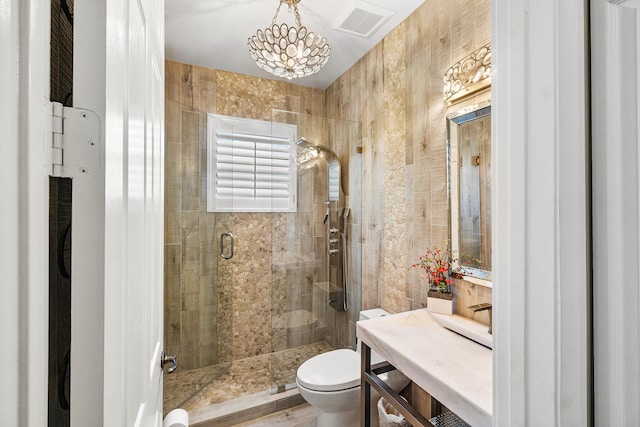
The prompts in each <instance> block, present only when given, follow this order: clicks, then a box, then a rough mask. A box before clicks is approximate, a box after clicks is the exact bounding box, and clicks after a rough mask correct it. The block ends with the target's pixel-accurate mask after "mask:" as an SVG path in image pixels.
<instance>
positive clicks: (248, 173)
mask: <svg viewBox="0 0 640 427" xmlns="http://www.w3.org/2000/svg"><path fill="white" fill-rule="evenodd" d="M295 138H296V127H295V126H294V125H288V124H282V123H272V122H265V121H261V120H251V119H242V118H237V117H228V116H221V115H212V114H209V115H208V117H207V150H208V152H207V165H208V175H207V184H208V188H207V211H209V212H295V210H296V203H295V195H296V184H297V182H296V176H297V175H296V160H295V156H296V146H295V144H294V141H295Z"/></svg>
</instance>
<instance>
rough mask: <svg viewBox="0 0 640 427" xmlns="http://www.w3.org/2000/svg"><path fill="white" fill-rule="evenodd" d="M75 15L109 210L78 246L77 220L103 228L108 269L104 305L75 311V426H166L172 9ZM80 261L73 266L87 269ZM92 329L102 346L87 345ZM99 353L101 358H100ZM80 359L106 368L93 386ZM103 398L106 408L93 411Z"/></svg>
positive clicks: (98, 8) (94, 7)
mask: <svg viewBox="0 0 640 427" xmlns="http://www.w3.org/2000/svg"><path fill="white" fill-rule="evenodd" d="M74 7H75V11H74V12H75V13H74V17H75V28H74V106H75V107H78V108H87V109H90V110H93V111H95V112H96V113H97V114H98V115H99V116H100V117H101V119H102V121H103V129H102V130H103V135H104V136H103V138H102V141H103V144H104V150H103V153H104V158H103V161H104V185H103V186H102V189H101V190H100V191H103V194H102V200H103V201H104V208H103V209H102V213H103V214H102V219H101V218H100V215H99V213H96V216H95V217H93V218H92V217H89V218H87V217H84V218H75V217H74V219H73V220H74V235H73V237H74V238H75V237H76V234H77V233H76V232H75V230H76V229H77V226H76V224H77V221H90V222H91V223H92V225H93V228H94V229H95V228H102V229H103V231H102V236H103V239H104V244H103V248H104V254H103V256H102V260H101V261H102V263H103V264H102V265H98V266H97V269H98V270H100V269H101V268H102V269H103V274H102V277H104V283H103V285H102V286H101V287H99V288H95V289H94V295H95V296H96V297H97V298H96V299H97V300H98V301H97V302H96V301H94V300H92V299H91V295H90V294H89V293H88V292H85V293H84V294H83V295H82V297H81V298H80V302H77V301H78V298H76V299H75V301H74V297H73V295H72V301H73V302H72V304H76V305H75V307H77V313H78V315H76V316H75V317H74V312H73V307H72V322H74V323H72V334H73V330H74V326H75V327H76V331H80V332H77V333H78V334H79V333H81V332H82V331H86V332H87V333H86V334H85V335H84V336H83V337H82V339H81V340H75V343H76V344H75V345H76V350H77V351H76V352H75V355H76V357H75V364H74V348H73V347H72V364H71V379H72V384H71V391H72V396H71V413H72V425H76V426H80V425H98V424H100V425H104V426H157V425H161V423H162V370H161V368H160V356H161V353H162V336H163V334H162V325H163V323H162V313H163V309H162V304H163V233H164V231H163V210H164V207H163V202H164V201H163V176H164V173H163V169H164V152H163V150H164V135H163V132H164V119H163V115H164V111H163V110H164V2H163V1H162V0H109V1H105V0H101V1H96V0H76V1H75V2H74ZM75 202H76V198H74V203H75ZM78 202H80V203H81V202H82V201H78ZM74 244H75V240H74ZM75 249H76V247H75V246H74V248H73V251H74V252H75ZM83 255H84V254H77V256H78V257H80V256H83ZM92 256H93V255H89V257H92ZM72 257H73V255H72ZM75 259H76V258H73V259H72V263H74V265H76V266H78V268H83V267H84V265H85V263H78V262H75V261H74V260H75ZM79 264H80V265H79ZM86 264H90V262H89V261H87V263H86ZM94 276H95V268H94ZM74 277H75V276H74ZM88 286H93V285H92V284H89V285H88ZM78 292H80V291H78ZM101 294H102V295H101ZM101 297H103V300H102V301H101ZM87 307H93V308H94V310H95V313H100V311H101V310H103V316H100V315H99V314H98V315H94V316H93V317H92V316H91V312H90V311H91V310H89V309H87ZM80 315H83V316H84V318H79V316H80ZM100 317H102V318H103V322H101V323H100V324H98V323H96V318H98V319H100ZM87 325H89V326H87ZM101 328H102V329H101ZM92 329H93V330H94V331H93V332H94V333H95V335H97V336H102V338H101V339H96V338H92V337H91V336H89V332H91V330H92ZM91 340H94V343H91ZM73 345H74V336H73V335H72V346H73ZM92 345H93V346H92ZM95 347H98V348H100V350H101V352H100V354H93V353H92V352H94V351H95ZM82 354H87V355H88V356H89V358H90V359H91V360H96V359H102V360H98V363H97V364H96V365H98V366H99V367H100V368H101V369H100V371H99V373H98V374H95V373H92V371H90V370H89V369H87V371H86V372H84V374H85V375H86V376H89V375H94V378H93V379H92V380H91V382H92V383H93V384H90V383H89V381H84V382H83V378H86V376H85V377H83V378H78V377H80V374H76V373H78V372H81V370H82V369H83V368H85V367H84V366H83V362H82V360H81V359H82V358H81V356H79V355H82ZM92 368H93V369H94V370H97V366H95V365H94V366H92ZM74 378H75V379H74ZM74 381H75V382H74ZM74 385H75V387H74ZM98 390H99V391H101V392H102V396H101V397H100V399H99V400H100V402H99V406H98V408H97V409H96V410H92V411H89V410H86V409H85V408H86V407H88V406H90V405H92V404H95V402H93V401H92V399H95V397H94V396H95V395H96V394H97V393H99V391H98ZM85 400H86V402H87V404H86V405H80V404H78V402H82V401H85ZM74 404H75V408H74ZM96 412H98V413H96ZM91 417H93V419H91Z"/></svg>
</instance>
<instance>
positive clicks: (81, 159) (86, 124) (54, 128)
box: [51, 102, 102, 178]
mask: <svg viewBox="0 0 640 427" xmlns="http://www.w3.org/2000/svg"><path fill="white" fill-rule="evenodd" d="M51 106H52V109H51V134H52V138H51V176H55V177H65V178H78V177H83V176H87V175H94V174H96V173H97V172H98V170H99V169H100V166H101V162H102V160H101V159H102V149H101V145H102V142H101V137H100V117H98V115H97V114H96V113H94V112H93V111H91V110H85V109H81V108H73V107H65V106H64V105H62V104H61V103H59V102H52V103H51Z"/></svg>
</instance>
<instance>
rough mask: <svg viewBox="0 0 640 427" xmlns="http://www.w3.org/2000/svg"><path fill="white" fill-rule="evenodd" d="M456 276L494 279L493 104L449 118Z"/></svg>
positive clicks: (477, 107) (479, 106)
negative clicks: (492, 268)
mask: <svg viewBox="0 0 640 427" xmlns="http://www.w3.org/2000/svg"><path fill="white" fill-rule="evenodd" d="M447 136H448V138H447V139H448V144H449V162H448V163H449V165H448V166H449V196H450V197H449V201H450V213H451V227H450V230H451V250H452V252H453V253H454V254H455V256H456V258H457V262H455V263H453V269H454V272H455V273H458V274H460V275H463V276H472V277H477V278H479V279H484V280H491V105H490V103H489V102H488V101H487V102H485V103H483V104H479V105H475V106H472V107H468V108H465V109H463V110H460V111H458V112H456V113H453V114H451V115H449V116H448V117H447Z"/></svg>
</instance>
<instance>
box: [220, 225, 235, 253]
mask: <svg viewBox="0 0 640 427" xmlns="http://www.w3.org/2000/svg"><path fill="white" fill-rule="evenodd" d="M225 237H228V238H229V241H230V242H231V244H230V247H229V249H230V251H229V255H227V254H225V253H224V238H225ZM220 256H221V257H222V258H224V259H231V258H233V234H231V233H228V232H227V233H222V234H221V235H220Z"/></svg>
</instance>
